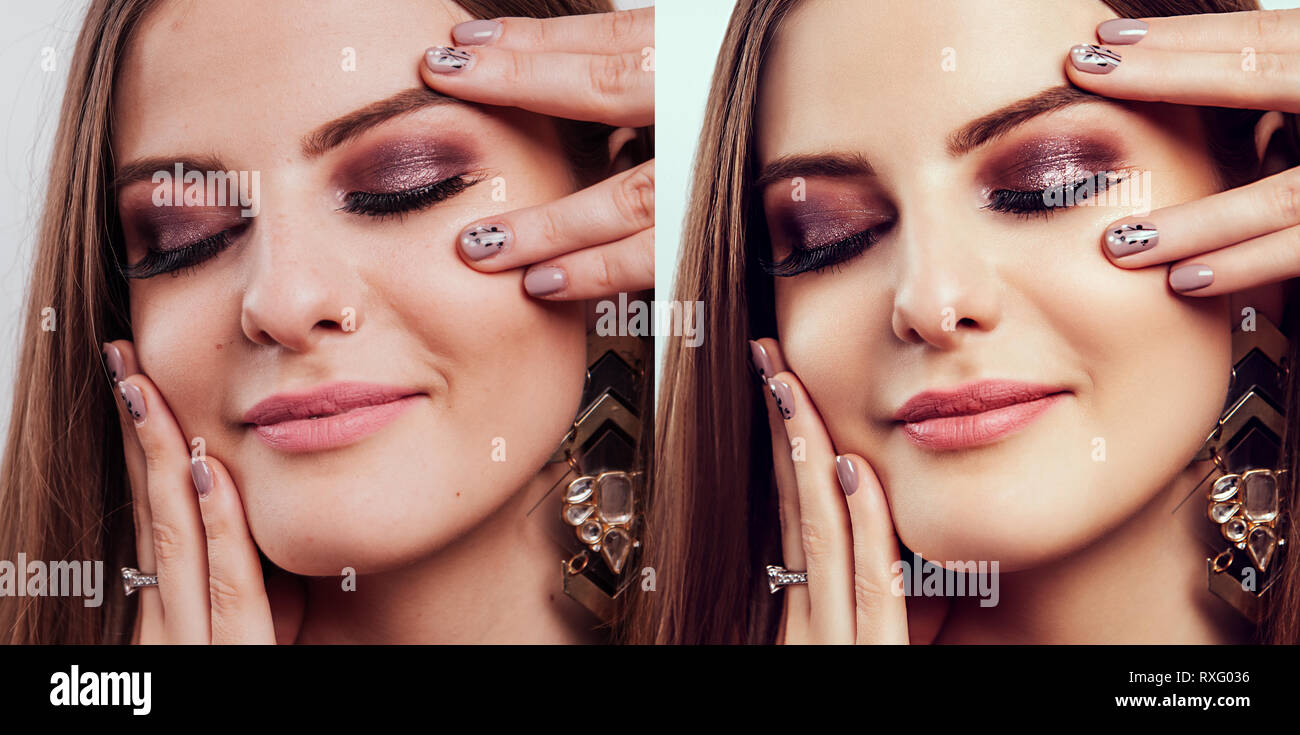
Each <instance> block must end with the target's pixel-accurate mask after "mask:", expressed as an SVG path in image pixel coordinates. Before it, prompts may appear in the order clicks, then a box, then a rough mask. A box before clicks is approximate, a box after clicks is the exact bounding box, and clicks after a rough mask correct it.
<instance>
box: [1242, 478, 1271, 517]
mask: <svg viewBox="0 0 1300 735" xmlns="http://www.w3.org/2000/svg"><path fill="white" fill-rule="evenodd" d="M1243 484H1244V485H1245V488H1243V489H1242V492H1241V497H1242V503H1243V504H1244V506H1245V512H1246V517H1247V518H1249V519H1250V520H1252V521H1255V522H1256V523H1263V522H1265V521H1271V520H1273V519H1274V518H1277V506H1278V502H1277V477H1275V476H1274V475H1273V473H1272V472H1268V471H1264V472H1247V473H1246V477H1245V479H1244V481H1243Z"/></svg>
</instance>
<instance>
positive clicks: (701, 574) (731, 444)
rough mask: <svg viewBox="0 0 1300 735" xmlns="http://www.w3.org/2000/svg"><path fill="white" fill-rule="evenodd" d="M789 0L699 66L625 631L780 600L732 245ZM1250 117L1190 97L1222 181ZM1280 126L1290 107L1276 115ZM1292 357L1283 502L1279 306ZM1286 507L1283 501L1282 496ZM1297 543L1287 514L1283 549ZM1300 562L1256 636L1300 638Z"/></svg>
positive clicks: (766, 625) (749, 236) (768, 456)
mask: <svg viewBox="0 0 1300 735" xmlns="http://www.w3.org/2000/svg"><path fill="white" fill-rule="evenodd" d="M1103 2H1106V4H1107V5H1108V6H1110V7H1111V9H1112V10H1114V11H1115V12H1116V13H1117V14H1118V15H1120V16H1121V17H1135V18H1140V17H1153V16H1166V15H1183V14H1189V13H1222V12H1232V11H1241V10H1256V9H1258V6H1257V5H1256V4H1255V3H1254V2H1253V0H1103ZM797 3H798V0H739V2H738V3H737V4H736V7H735V10H734V11H733V13H732V15H731V21H730V24H729V25H728V27H727V31H726V35H725V37H724V40H723V42H722V47H721V50H720V52H719V55H718V60H717V64H716V66H715V67H714V72H713V86H712V90H711V91H710V94H709V100H708V105H707V112H706V115H705V120H704V127H703V129H702V131H701V134H700V146H699V149H698V152H697V157H696V161H695V172H694V180H693V184H692V186H693V188H692V193H691V200H690V205H689V208H688V211H687V216H686V221H685V227H684V229H683V233H682V246H681V256H680V257H681V260H680V262H679V264H678V269H677V280H676V293H675V296H674V298H675V299H677V300H679V301H682V302H685V303H689V302H691V301H694V300H699V299H704V300H707V302H708V310H709V315H710V317H711V318H710V319H708V320H706V321H705V323H704V324H703V325H702V328H703V342H702V343H700V346H698V347H689V346H686V345H684V344H683V343H682V340H681V339H680V338H669V339H668V342H667V350H666V353H665V355H664V358H663V359H664V362H663V375H662V378H661V383H660V386H659V391H660V392H659V407H658V425H657V430H656V439H655V442H656V447H657V450H656V451H657V454H656V456H655V462H654V463H653V464H654V474H655V479H654V490H653V492H652V495H651V498H652V506H651V508H650V510H649V514H648V523H649V527H650V528H651V529H653V530H654V531H656V532H654V533H651V534H650V538H649V539H648V540H647V543H646V548H645V560H644V564H646V565H648V566H651V567H653V568H654V569H655V570H656V578H657V582H658V583H657V585H656V586H657V589H656V590H655V591H653V592H643V593H640V594H639V595H638V596H637V597H636V599H635V601H634V602H633V603H632V604H631V606H630V608H629V610H628V616H629V620H628V627H627V637H626V640H628V641H629V642H643V643H649V642H657V643H770V642H773V641H774V640H775V637H776V633H777V626H778V623H779V614H780V607H779V606H780V599H781V598H780V597H779V596H773V595H771V594H769V593H768V590H767V584H766V579H765V578H764V577H763V576H762V574H761V570H762V569H763V568H764V566H765V565H766V564H768V563H770V562H771V561H773V560H775V559H780V558H781V539H780V528H779V519H778V516H777V493H776V487H775V481H774V479H773V475H772V469H771V468H772V453H771V442H770V437H769V429H768V424H767V421H766V417H765V415H764V407H763V403H762V397H761V396H760V395H759V392H758V391H756V390H755V389H754V387H753V383H752V377H751V373H750V371H749V368H748V366H747V356H748V352H749V351H748V349H747V347H746V345H745V341H746V339H747V338H749V337H751V336H755V337H758V336H764V335H771V334H776V325H775V320H774V316H773V309H772V304H773V298H772V285H771V279H770V277H767V276H766V275H764V274H763V273H762V272H761V271H760V270H759V269H758V268H757V267H756V263H754V262H753V259H752V258H750V257H748V255H747V249H746V242H747V241H749V240H752V241H754V242H759V241H761V240H763V238H764V236H765V227H764V224H763V221H762V217H761V216H757V210H756V207H755V201H754V200H755V198H754V197H753V195H752V192H751V188H750V181H751V180H752V179H753V175H754V162H753V158H752V156H753V152H752V151H753V141H754V130H755V121H754V112H755V107H756V100H757V92H758V79H759V74H760V70H761V65H762V61H763V57H764V54H765V51H766V50H767V48H768V46H769V44H770V42H771V40H772V38H773V35H774V34H775V33H776V32H777V30H778V29H779V27H780V24H781V22H782V19H783V18H784V17H785V16H786V15H787V13H789V12H790V10H791V8H793V7H794V6H795V5H796V4H797ZM1261 115H1262V113H1260V112H1254V111H1247V110H1221V109H1217V108H1204V109H1203V117H1204V122H1205V127H1206V130H1207V132H1208V137H1209V139H1210V141H1211V146H1210V153H1211V156H1212V158H1213V160H1214V161H1215V163H1216V164H1217V166H1218V168H1219V174H1220V179H1221V183H1222V184H1223V186H1224V187H1225V188H1226V187H1230V186H1238V185H1240V184H1242V183H1245V182H1247V181H1249V180H1250V179H1251V178H1253V177H1254V176H1255V172H1256V168H1257V164H1258V160H1257V157H1256V154H1255V148H1254V138H1253V133H1252V131H1253V128H1254V125H1255V123H1256V121H1257V120H1258V119H1259V117H1260V116H1261ZM1287 125H1288V127H1289V131H1290V134H1291V135H1292V136H1294V135H1295V131H1296V122H1295V118H1294V116H1288V119H1287ZM1290 311H1291V314H1290V318H1289V320H1288V322H1289V324H1288V325H1287V326H1284V327H1283V329H1284V330H1286V331H1287V332H1288V333H1289V334H1290V336H1291V344H1292V349H1293V355H1292V358H1291V365H1292V366H1293V367H1292V370H1291V379H1290V385H1289V388H1288V398H1287V405H1288V406H1289V407H1290V411H1289V414H1288V415H1289V420H1288V432H1287V433H1288V435H1289V437H1290V438H1289V440H1288V442H1289V444H1288V456H1289V460H1288V461H1289V463H1290V470H1291V471H1290V473H1289V477H1290V480H1289V482H1288V487H1287V495H1289V496H1290V497H1291V498H1292V502H1291V507H1292V508H1294V507H1295V497H1296V487H1297V485H1296V479H1297V478H1296V474H1297V473H1296V458H1297V440H1298V437H1297V434H1300V431H1297V424H1300V407H1297V400H1300V396H1298V395H1297V387H1296V383H1297V379H1300V370H1296V369H1295V368H1294V365H1295V364H1296V362H1295V357H1294V351H1295V349H1296V347H1297V346H1300V313H1296V312H1300V309H1297V308H1296V305H1295V304H1292V305H1291V310H1290ZM1284 502H1285V501H1284ZM1298 542H1300V538H1298V537H1297V531H1296V524H1291V530H1290V532H1289V539H1288V547H1289V548H1292V549H1294V548H1296V546H1295V544H1296V543H1298ZM1297 562H1300V560H1292V561H1291V563H1290V564H1288V565H1287V568H1286V572H1285V575H1286V576H1285V578H1283V579H1281V580H1279V582H1278V583H1277V585H1276V587H1275V589H1273V590H1271V591H1270V597H1271V599H1270V600H1269V606H1270V610H1269V617H1268V619H1267V622H1266V624H1265V625H1264V626H1262V627H1261V636H1262V638H1263V639H1265V640H1269V641H1273V642H1279V643H1282V642H1286V643H1294V642H1297V641H1298V640H1300V563H1297Z"/></svg>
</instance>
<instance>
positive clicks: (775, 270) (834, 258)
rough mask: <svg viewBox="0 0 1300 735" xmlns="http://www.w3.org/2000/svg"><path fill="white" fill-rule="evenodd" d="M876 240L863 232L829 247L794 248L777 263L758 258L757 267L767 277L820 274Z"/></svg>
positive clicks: (873, 236) (855, 254) (848, 258)
mask: <svg viewBox="0 0 1300 735" xmlns="http://www.w3.org/2000/svg"><path fill="white" fill-rule="evenodd" d="M877 239H879V238H878V236H877V235H876V234H875V233H874V232H872V231H871V230H863V231H862V232H857V233H854V234H852V235H849V236H848V237H846V238H844V239H843V240H839V241H837V242H833V243H831V244H830V245H822V246H820V247H816V248H801V247H795V248H794V250H793V251H792V252H791V253H790V254H789V255H787V256H786V257H785V258H783V259H782V260H781V262H779V263H774V262H772V261H770V260H767V259H766V258H763V257H761V256H760V257H759V259H758V265H759V267H760V268H762V269H763V272H764V273H766V274H768V275H769V276H777V277H782V278H786V277H789V276H797V275H799V274H800V273H807V272H808V271H815V272H818V273H820V272H821V271H822V270H824V269H826V268H830V267H832V266H836V265H839V264H841V263H844V262H846V261H848V260H851V259H852V258H854V257H856V256H857V255H858V254H859V253H861V252H863V251H864V250H866V249H867V248H869V247H871V246H872V245H874V244H876V240H877Z"/></svg>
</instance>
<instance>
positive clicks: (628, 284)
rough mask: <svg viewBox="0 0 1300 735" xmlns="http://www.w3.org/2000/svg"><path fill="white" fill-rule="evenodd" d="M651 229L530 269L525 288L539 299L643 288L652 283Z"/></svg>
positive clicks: (575, 297)
mask: <svg viewBox="0 0 1300 735" xmlns="http://www.w3.org/2000/svg"><path fill="white" fill-rule="evenodd" d="M654 249H655V231H654V229H653V228H651V229H649V230H644V231H642V232H638V233H637V234H635V235H633V236H632V237H629V238H626V239H624V240H619V241H618V242H612V243H610V244H608V245H601V246H599V247H594V248H587V249H586V250H580V251H578V252H576V253H571V254H569V255H565V256H562V257H559V258H556V259H555V260H549V261H547V262H546V263H543V264H542V265H536V266H533V267H532V268H529V269H528V271H527V272H526V273H525V274H524V290H525V291H527V292H528V295H530V296H534V297H536V298H541V299H549V300H556V301H571V300H581V299H593V298H597V297H600V296H612V295H614V294H616V293H619V292H622V291H643V290H646V289H650V288H654V285H655V263H654V259H655V256H654Z"/></svg>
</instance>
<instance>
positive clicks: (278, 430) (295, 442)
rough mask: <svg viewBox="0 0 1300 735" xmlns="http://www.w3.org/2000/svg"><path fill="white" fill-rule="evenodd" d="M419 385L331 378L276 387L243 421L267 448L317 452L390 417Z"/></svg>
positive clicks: (411, 400) (416, 393)
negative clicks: (300, 387) (289, 389)
mask: <svg viewBox="0 0 1300 735" xmlns="http://www.w3.org/2000/svg"><path fill="white" fill-rule="evenodd" d="M421 395H423V394H421V393H420V392H419V391H416V390H413V389H410V388H399V387H395V386H388V385H377V384H372V383H330V384H328V385H323V386H320V387H318V388H315V389H313V390H310V391H307V392H304V393H281V394H278V395H274V396H271V397H270V398H267V399H266V400H264V401H262V402H260V403H258V404H257V405H256V406H253V407H252V408H250V409H249V410H248V412H247V413H245V414H244V422H245V423H246V424H249V425H251V428H252V430H253V433H254V434H256V435H257V438H259V439H261V440H262V441H263V442H265V443H266V444H267V445H268V446H270V447H271V448H272V449H279V450H282V451H286V452H318V451H323V450H326V449H336V448H338V447H342V446H346V445H348V444H352V443H353V442H356V441H359V440H361V439H362V438H363V437H365V436H368V435H370V434H373V433H375V432H376V431H379V430H380V429H382V428H384V427H385V426H387V425H388V424H390V423H392V422H393V421H394V420H395V419H397V417H398V416H399V415H401V413H402V412H403V411H405V410H406V409H407V408H408V407H410V406H411V404H413V403H414V402H415V401H417V400H419V398H420V397H421Z"/></svg>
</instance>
